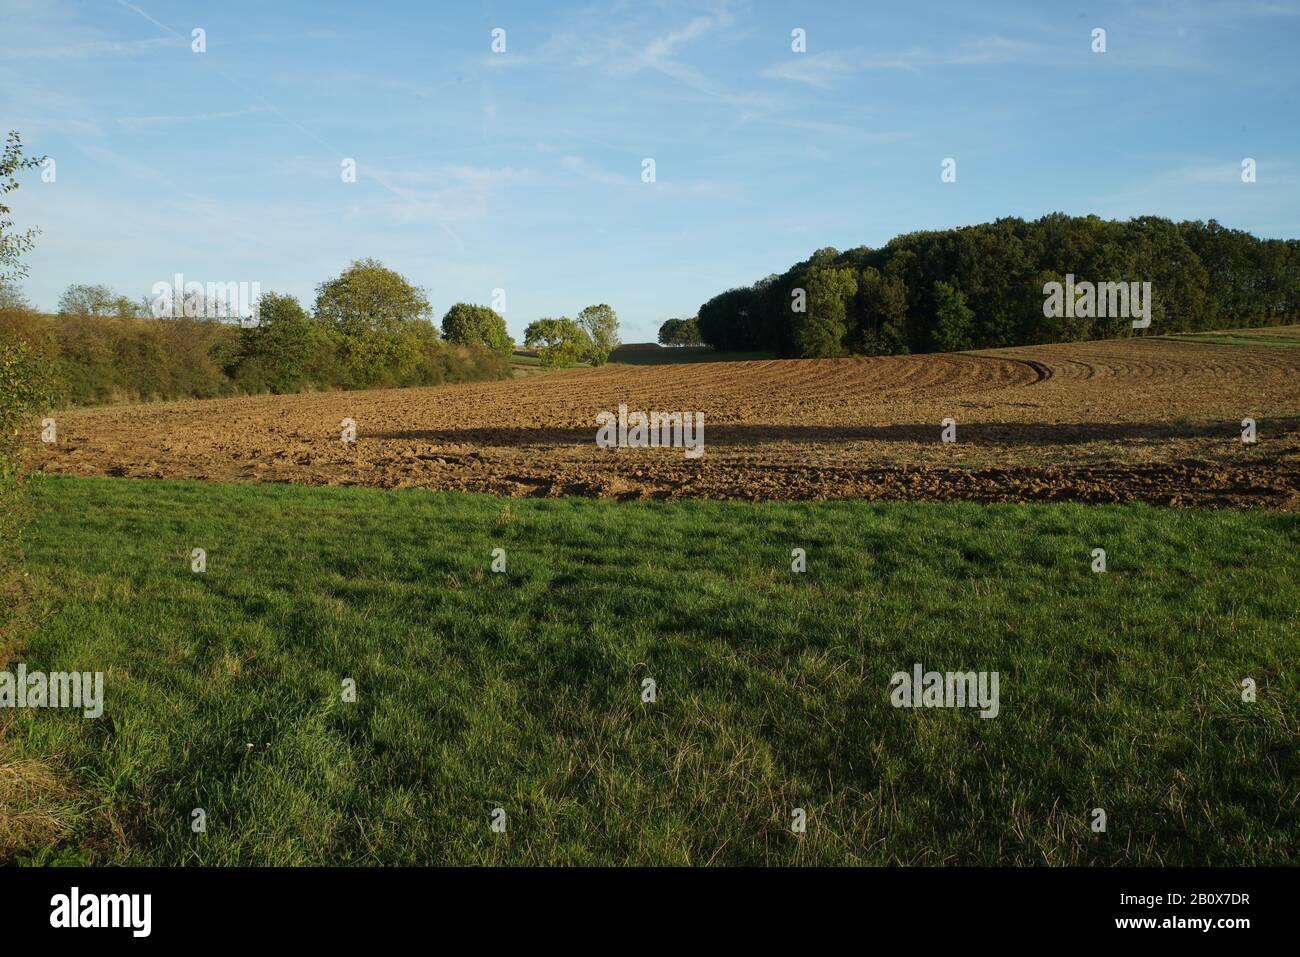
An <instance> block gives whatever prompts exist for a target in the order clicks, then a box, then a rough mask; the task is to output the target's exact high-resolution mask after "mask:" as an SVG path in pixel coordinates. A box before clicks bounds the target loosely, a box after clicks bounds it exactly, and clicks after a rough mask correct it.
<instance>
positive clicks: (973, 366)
mask: <svg viewBox="0 0 1300 957" xmlns="http://www.w3.org/2000/svg"><path fill="white" fill-rule="evenodd" d="M1290 334H1292V335H1293V334H1294V327H1292V330H1291V333H1290ZM1261 341H1262V340H1261ZM620 403H623V404H626V405H627V407H628V408H629V410H641V411H645V412H649V411H657V412H678V411H681V412H686V411H690V412H695V411H699V412H703V413H704V421H705V431H704V438H705V453H704V455H703V457H702V458H700V459H695V460H692V459H687V458H686V457H685V455H684V453H683V450H682V449H680V448H678V449H672V448H653V449H601V448H598V447H597V446H596V444H595V434H596V415H597V413H599V412H601V411H605V410H608V411H611V412H616V411H617V409H618V406H619V404H620ZM345 418H350V419H353V420H355V422H356V429H357V439H356V442H355V443H344V442H342V441H341V440H340V434H341V421H342V420H343V419H345ZM945 418H952V419H954V420H955V421H956V423H957V442H955V443H951V444H950V443H942V442H940V430H941V426H940V423H941V421H942V420H943V419H945ZM1244 418H1252V419H1254V420H1255V421H1256V423H1257V428H1258V442H1256V443H1255V444H1249V445H1248V444H1244V443H1243V442H1242V441H1241V420H1242V419H1244ZM56 419H57V422H58V430H59V440H58V442H57V444H54V445H35V446H34V447H33V456H34V458H35V460H36V462H37V464H39V465H40V466H41V467H42V468H44V469H45V470H46V471H49V472H61V473H69V474H77V475H124V476H135V477H155V478H160V477H168V478H198V479H212V480H221V481H258V482H301V483H307V484H348V485H350V484H361V485H375V486H384V487H411V486H418V487H425V488H434V489H466V490H474V491H485V492H496V493H501V494H506V495H514V496H532V495H566V494H576V495H592V496H602V497H616V498H625V497H626V498H659V497H663V498H673V497H692V496H694V497H709V498H742V499H786V498H803V499H826V498H870V499H974V500H978V501H1021V500H1077V501H1087V502H1123V501H1134V500H1138V501H1147V502H1152V503H1157V504H1162V505H1175V506H1219V507H1249V506H1269V507H1275V508H1285V509H1290V510H1300V349H1296V348H1285V347H1277V346H1268V345H1264V346H1260V347H1255V346H1254V345H1251V344H1246V345H1221V344H1203V343H1198V342H1187V341H1171V340H1155V339H1138V340H1114V341H1105V342H1089V343H1071V344H1063V345H1050V346H1036V347H1029V348H1018V349H1002V350H990V351H984V352H969V353H948V354H941V355H925V356H898V357H881V358H856V359H826V360H772V361H756V362H717V363H693V364H687V365H650V366H619V365H612V366H607V367H605V368H603V369H575V370H571V371H566V372H558V373H550V374H544V375H536V376H531V377H529V378H526V379H517V380H514V381H507V382H494V383H486V384H484V383H476V384H464V385H453V386H441V387H436V388H427V389H400V390H380V391H369V392H334V393H316V394H310V395H289V396H263V397H246V398H237V399H221V400H207V401H185V402H170V403H159V404H152V405H132V406H110V407H106V408H100V409H86V410H76V411H66V412H63V413H61V414H58V415H57V416H56Z"/></svg>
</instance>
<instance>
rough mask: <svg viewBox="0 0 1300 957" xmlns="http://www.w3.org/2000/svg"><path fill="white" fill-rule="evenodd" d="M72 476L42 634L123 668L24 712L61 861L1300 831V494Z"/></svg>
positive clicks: (696, 859) (1116, 843) (803, 848)
mask: <svg viewBox="0 0 1300 957" xmlns="http://www.w3.org/2000/svg"><path fill="white" fill-rule="evenodd" d="M38 506H39V508H38V513H39V516H38V519H37V521H36V524H35V525H34V526H33V528H32V533H31V544H30V546H29V549H28V557H29V568H30V571H31V574H32V576H33V578H34V579H36V580H37V581H38V582H39V584H40V595H39V605H40V607H39V608H38V619H39V623H38V626H37V628H36V631H35V634H34V635H33V637H32V638H31V640H30V641H29V643H28V646H27V649H26V655H25V659H26V665H27V667H28V668H29V669H45V670H91V671H103V672H104V673H105V688H106V698H105V713H104V716H103V717H101V718H98V719H94V720H89V719H85V718H83V717H81V716H80V715H79V714H72V713H69V712H55V711H43V712H32V711H15V712H11V713H10V714H9V715H7V716H0V721H4V722H7V727H6V728H5V732H4V737H3V739H0V743H2V745H3V748H4V752H3V753H4V760H5V761H6V762H8V765H9V766H11V767H18V766H24V767H29V768H33V769H37V770H39V771H40V772H41V773H47V774H48V775H50V776H51V781H52V782H58V788H57V789H56V788H55V784H54V783H51V784H50V789H49V790H48V792H44V793H45V797H44V798H43V800H44V801H45V805H44V807H45V810H46V811H47V812H48V814H49V815H50V816H51V817H52V818H53V819H55V820H56V822H57V826H51V827H47V828H46V829H45V830H43V831H42V830H35V831H32V832H31V833H32V834H34V835H39V839H37V838H32V839H31V841H29V846H27V847H26V848H25V849H22V850H20V851H18V852H16V856H17V857H19V858H21V859H23V860H36V861H48V860H51V859H59V858H62V859H75V860H93V861H97V862H111V863H133V864H138V863H166V864H180V863H185V864H236V863H242V864H250V863H251V864H263V863H281V864H307V863H324V864H362V863H384V864H409V863H475V862H489V863H543V862H545V863H552V862H563V863H622V862H636V863H663V864H679V863H691V864H705V863H714V864H722V863H726V864H740V863H762V862H770V863H803V864H812V863H867V864H887V863H909V864H910V863H925V864H939V863H997V862H1005V863H1026V864H1070V863H1125V864H1159V863H1166V864H1194V863H1221V864H1226V863H1282V862H1285V861H1287V860H1293V859H1294V855H1295V854H1296V852H1297V846H1296V845H1297V840H1298V838H1297V828H1296V820H1297V805H1296V794H1297V790H1298V788H1297V782H1298V780H1300V776H1298V774H1297V748H1296V744H1297V730H1298V729H1300V724H1298V721H1297V713H1296V700H1297V690H1298V687H1297V674H1296V664H1297V655H1296V648H1297V637H1296V636H1297V625H1298V624H1300V622H1298V620H1297V608H1298V607H1300V601H1298V599H1300V548H1298V547H1297V545H1300V520H1298V519H1297V517H1296V516H1290V515H1282V514H1268V513H1242V512H1195V511H1184V510H1177V511H1172V510H1171V511H1161V510H1156V509H1152V508H1147V507H1084V506H1074V505H1050V506H1049V505H1032V506H1030V505H1026V506H980V505H973V504H943V505H936V504H916V505H911V504H868V503H860V502H831V503H769V504H758V505H755V504H745V503H725V502H706V501H688V502H675V503H637V504H632V503H615V502H608V501H591V500H583V499H555V500H524V501H505V500H502V499H498V498H494V497H491V496H481V495H467V494H448V493H438V494H434V493H427V492H422V491H403V492H385V491H377V490H366V489H337V488H300V487H294V486H249V485H238V486H223V485H208V484H203V483H195V482H148V481H131V480H112V479H73V478H48V479H45V480H44V481H43V482H42V483H41V488H40V491H39V496H38ZM196 547H197V548H204V549H206V554H207V570H206V572H205V573H202V574H195V573H193V572H192V571H191V550H192V549H193V548H196ZM796 547H798V548H804V549H806V550H807V557H808V568H807V572H806V573H804V574H793V573H792V572H791V570H790V562H791V558H790V553H791V549H793V548H796ZM1095 547H1103V548H1105V549H1106V550H1107V553H1108V570H1107V571H1106V572H1105V573H1104V574H1095V573H1093V572H1092V571H1091V569H1090V564H1091V561H1092V559H1091V556H1090V552H1091V550H1092V549H1093V548H1095ZM495 548H502V549H504V550H505V555H506V562H507V570H506V573H505V574H493V573H492V572H491V571H490V563H491V561H492V551H493V549H495ZM915 662H921V663H922V664H923V665H924V666H925V668H926V669H927V670H928V669H932V668H933V669H937V670H941V671H944V670H962V671H965V670H976V671H980V670H985V671H997V672H999V674H1000V713H999V714H998V716H997V717H996V718H993V719H983V718H981V717H980V716H979V714H978V713H977V712H976V711H974V710H969V709H943V708H935V709H918V710H908V709H902V708H894V707H892V706H891V704H890V700H889V681H890V677H891V675H892V674H893V673H894V672H896V671H910V669H911V668H912V665H913V663H915ZM1247 677H1249V678H1253V679H1254V680H1255V682H1256V683H1257V686H1258V700H1257V701H1256V702H1254V703H1253V704H1252V703H1244V702H1243V701H1242V699H1241V693H1240V683H1241V681H1242V679H1243V678H1247ZM646 678H651V679H653V680H654V682H655V683H656V689H657V700H656V701H654V702H653V703H647V702H644V701H643V700H642V696H643V687H644V685H643V681H644V679H646ZM345 679H352V680H354V681H355V682H356V689H357V696H356V701H355V702H354V703H349V702H346V701H344V700H342V698H343V696H342V694H341V688H342V686H343V682H344V681H345ZM22 762H26V764H25V765H23V764H22ZM31 773H32V774H35V773H36V771H35V770H33V771H32V772H31ZM498 807H500V808H503V809H505V811H506V821H507V828H506V831H505V833H496V832H494V831H493V830H492V829H491V827H490V823H491V820H492V813H493V809H494V808H498ZM1098 807H1100V808H1104V809H1105V811H1106V815H1107V818H1108V821H1107V830H1106V832H1105V833H1094V832H1093V831H1092V830H1091V829H1090V827H1089V824H1090V822H1091V820H1092V816H1091V811H1092V809H1093V808H1098ZM195 808H202V809H203V810H204V811H205V812H206V826H207V829H206V831H205V832H204V833H198V834H196V833H194V832H193V831H192V830H191V820H192V813H193V809H195ZM794 808H804V809H805V810H806V812H807V820H808V827H807V832H806V833H805V834H802V835H796V834H794V833H792V831H791V827H790V824H791V821H792V811H793V809H794ZM18 810H21V808H20V807H18V805H17V804H12V803H11V808H10V812H11V813H17V811H18Z"/></svg>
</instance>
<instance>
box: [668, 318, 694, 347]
mask: <svg viewBox="0 0 1300 957" xmlns="http://www.w3.org/2000/svg"><path fill="white" fill-rule="evenodd" d="M703 341H704V340H703V339H701V338H700V326H699V323H698V322H696V321H695V320H694V319H665V320H664V322H663V325H661V326H660V327H659V344H660V345H663V346H698V345H700V344H701V343H702V342H703Z"/></svg>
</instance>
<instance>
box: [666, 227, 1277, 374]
mask: <svg viewBox="0 0 1300 957" xmlns="http://www.w3.org/2000/svg"><path fill="white" fill-rule="evenodd" d="M1067 276H1073V277H1075V278H1076V279H1077V280H1078V281H1080V282H1083V281H1088V282H1093V283H1100V282H1123V281H1142V282H1150V283H1151V287H1150V288H1151V290H1152V296H1151V303H1150V305H1151V325H1150V327H1149V328H1148V329H1147V330H1146V333H1147V334H1160V333H1170V332H1194V331H1200V330H1209V329H1224V328H1235V327H1247V326H1264V325H1272V324H1277V323H1282V322H1285V321H1290V320H1292V319H1294V317H1295V316H1296V315H1297V314H1300V241H1298V240H1295V239H1286V240H1282V239H1259V238H1257V237H1255V236H1252V235H1251V234H1250V233H1247V232H1243V231H1241V230H1235V229H1229V228H1227V227H1225V226H1222V225H1220V224H1219V223H1218V222H1216V221H1214V220H1210V221H1209V222H1192V221H1187V222H1173V221H1172V220H1168V219H1163V218H1160V217H1157V216H1141V217H1137V218H1135V219H1130V220H1127V221H1123V222H1121V221H1116V220H1106V219H1101V218H1100V217H1097V216H1067V215H1065V214H1064V213H1052V214H1049V215H1047V216H1043V217H1042V218H1041V219H1037V220H1034V221H1032V222H1026V221H1025V220H1023V219H1018V218H1011V217H1009V218H1005V219H999V220H997V221H996V222H992V223H982V224H980V225H976V226H963V227H959V228H956V229H945V230H932V231H923V232H915V233H908V234H906V235H903V236H898V237H896V238H895V239H893V240H891V241H890V242H889V243H888V244H887V245H885V246H884V247H882V248H879V249H872V248H869V247H866V246H860V247H857V248H855V249H850V250H848V251H846V252H840V251H839V250H836V249H834V248H825V249H819V250H818V251H816V252H815V253H813V254H812V256H810V257H809V258H808V259H806V260H804V261H803V262H800V263H796V264H795V265H794V266H791V267H790V268H789V269H788V270H786V271H785V272H784V273H782V274H780V275H776V274H773V275H770V276H767V277H766V278H764V279H760V280H759V281H758V282H756V283H754V284H753V285H752V286H745V287H739V288H735V289H728V290H727V291H725V292H722V293H719V294H718V295H716V296H714V297H713V298H712V299H710V300H709V301H708V302H706V303H704V304H703V305H702V306H700V309H699V314H698V316H697V317H696V319H695V320H694V321H695V328H694V329H691V328H690V327H689V325H688V326H685V327H684V326H682V325H680V324H681V323H688V324H689V323H690V322H691V320H669V322H668V323H665V324H664V325H665V328H663V329H661V330H660V341H661V342H665V344H687V343H688V342H689V340H690V339H691V338H692V337H693V336H694V335H695V334H698V336H699V338H700V339H701V340H702V341H703V342H704V343H706V344H708V345H710V346H712V347H714V348H715V349H718V350H720V351H754V350H767V351H772V352H775V353H777V354H778V355H781V356H802V357H824V356H844V355H893V354H903V353H917V352H946V351H952V350H959V349H985V348H997V347H1000V346H1018V345H1030V344H1035V343H1045V342H1071V341H1079V340H1086V339H1105V338H1114V337H1118V336H1127V335H1132V334H1134V330H1133V328H1132V325H1131V323H1130V321H1129V319H1128V318H1126V317H1123V316H1115V315H1108V316H1092V317H1087V318H1081V317H1076V316H1074V315H1056V316H1048V315H1045V312H1046V311H1049V310H1045V309H1044V302H1045V298H1046V295H1045V287H1046V286H1047V285H1048V284H1049V283H1053V282H1057V283H1064V282H1065V280H1066V277H1067ZM670 323H673V324H674V325H673V327H672V328H667V327H668V326H669V324H670ZM666 340H671V341H666Z"/></svg>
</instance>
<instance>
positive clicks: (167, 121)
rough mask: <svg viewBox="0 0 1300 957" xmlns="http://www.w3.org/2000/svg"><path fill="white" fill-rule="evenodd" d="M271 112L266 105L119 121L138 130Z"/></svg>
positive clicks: (132, 117)
mask: <svg viewBox="0 0 1300 957" xmlns="http://www.w3.org/2000/svg"><path fill="white" fill-rule="evenodd" d="M268 112H270V111H269V110H268V109H267V108H266V107H264V106H250V107H249V108H248V109H246V110H224V111H221V112H217V113H191V114H189V115H183V116H182V115H177V116H119V117H118V118H117V122H118V124H119V125H120V126H124V127H126V128H127V129H131V130H138V129H146V128H148V127H157V126H178V125H182V124H185V123H206V122H208V121H210V120H230V119H235V118H237V117H241V116H252V115H254V114H256V113H268Z"/></svg>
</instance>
